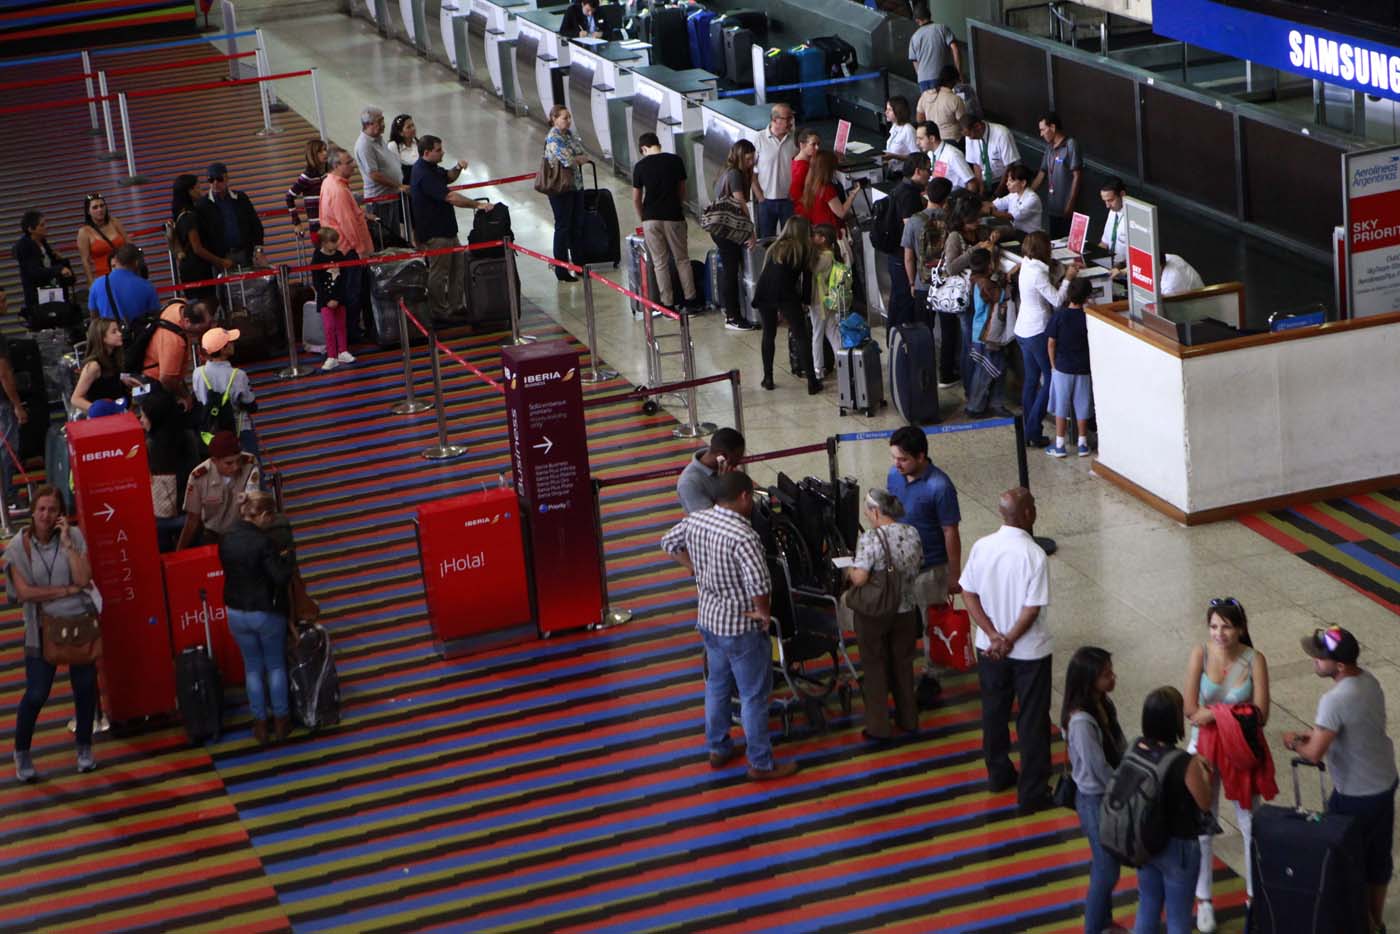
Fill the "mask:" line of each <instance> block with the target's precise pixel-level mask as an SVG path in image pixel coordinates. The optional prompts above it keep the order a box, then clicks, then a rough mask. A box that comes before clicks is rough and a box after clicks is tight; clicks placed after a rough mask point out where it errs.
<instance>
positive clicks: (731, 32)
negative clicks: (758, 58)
mask: <svg viewBox="0 0 1400 934" xmlns="http://www.w3.org/2000/svg"><path fill="white" fill-rule="evenodd" d="M754 41H755V36H754V32H753V30H752V29H749V28H748V27H747V26H730V27H729V28H728V29H726V30H725V31H724V73H725V76H726V77H727V78H728V79H729V83H730V84H732V85H734V86H736V87H741V88H749V87H753V44H754Z"/></svg>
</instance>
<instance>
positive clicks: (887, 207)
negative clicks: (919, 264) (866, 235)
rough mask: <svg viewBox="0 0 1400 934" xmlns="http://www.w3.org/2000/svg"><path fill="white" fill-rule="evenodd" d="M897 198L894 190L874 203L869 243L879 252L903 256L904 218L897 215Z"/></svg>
mask: <svg viewBox="0 0 1400 934" xmlns="http://www.w3.org/2000/svg"><path fill="white" fill-rule="evenodd" d="M898 200H899V199H898V198H897V197H896V196H895V193H894V192H891V193H890V194H889V195H888V196H887V197H885V198H882V199H880V202H879V203H878V204H876V205H875V223H874V225H873V226H872V227H871V228H870V243H871V245H872V246H874V247H875V249H877V250H879V251H880V252H881V253H888V254H890V255H892V256H903V255H904V247H903V246H901V245H900V241H902V240H903V239H904V218H902V217H900V216H899V204H898V203H897V202H898Z"/></svg>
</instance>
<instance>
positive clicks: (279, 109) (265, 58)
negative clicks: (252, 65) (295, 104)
mask: <svg viewBox="0 0 1400 934" xmlns="http://www.w3.org/2000/svg"><path fill="white" fill-rule="evenodd" d="M253 34H254V35H255V36H256V38H255V39H254V40H253V41H254V43H255V46H256V48H255V51H257V52H260V53H261V54H262V71H260V72H258V74H259V75H260V76H261V77H264V78H266V77H267V76H268V75H270V74H272V56H271V55H270V54H269V53H268V51H267V42H266V41H264V39H263V31H262V29H261V28H258V29H254V30H253ZM263 93H264V94H265V95H266V96H267V109H268V110H270V111H272V112H273V113H275V114H280V113H286V112H287V111H288V110H290V109H291V108H290V107H288V106H287V103H286V102H285V101H282V100H278V98H277V92H276V91H275V90H273V88H272V85H271V84H270V83H269V84H264V85H263ZM277 132H281V131H280V130H279V131H277Z"/></svg>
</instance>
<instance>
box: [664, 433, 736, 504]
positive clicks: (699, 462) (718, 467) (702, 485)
mask: <svg viewBox="0 0 1400 934" xmlns="http://www.w3.org/2000/svg"><path fill="white" fill-rule="evenodd" d="M743 462H744V436H743V435H741V434H739V432H737V431H735V430H734V429H733V428H721V429H720V430H719V431H717V432H715V433H714V435H713V436H712V437H711V438H710V446H709V447H707V448H701V449H700V450H698V451H696V452H695V454H694V456H692V457H691V458H690V463H688V464H686V465H685V469H684V470H682V471H681V477H680V479H679V480H677V481H676V496H678V497H680V501H681V508H682V509H684V510H685V511H686V514H687V515H689V514H690V513H692V512H699V511H701V510H702V509H709V508H710V507H711V506H713V505H714V504H715V492H714V484H713V482H712V481H713V480H714V478H715V477H716V476H717V475H719V474H722V473H728V472H729V471H731V470H737V469H738V467H739V465H740V464H742V463H743Z"/></svg>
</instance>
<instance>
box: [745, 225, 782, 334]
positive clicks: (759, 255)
mask: <svg viewBox="0 0 1400 934" xmlns="http://www.w3.org/2000/svg"><path fill="white" fill-rule="evenodd" d="M776 239H777V237H764V238H763V239H762V240H759V241H758V242H757V243H756V244H754V246H753V247H752V248H746V249H745V251H744V272H743V275H742V276H740V278H739V313H740V314H741V315H742V316H743V318H744V320H745V321H747V322H748V323H749V324H754V325H760V326H761V325H762V324H763V316H762V315H760V314H759V313H758V309H757V308H755V307H753V290H754V288H755V287H756V286H757V285H758V275H759V273H761V272H763V260H764V257H766V256H767V255H768V247H770V246H772V244H773V241H774V240H776Z"/></svg>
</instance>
